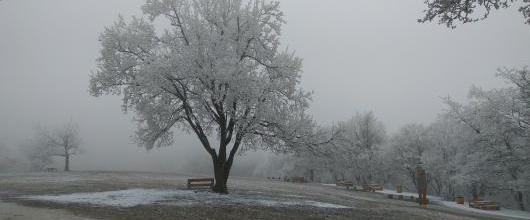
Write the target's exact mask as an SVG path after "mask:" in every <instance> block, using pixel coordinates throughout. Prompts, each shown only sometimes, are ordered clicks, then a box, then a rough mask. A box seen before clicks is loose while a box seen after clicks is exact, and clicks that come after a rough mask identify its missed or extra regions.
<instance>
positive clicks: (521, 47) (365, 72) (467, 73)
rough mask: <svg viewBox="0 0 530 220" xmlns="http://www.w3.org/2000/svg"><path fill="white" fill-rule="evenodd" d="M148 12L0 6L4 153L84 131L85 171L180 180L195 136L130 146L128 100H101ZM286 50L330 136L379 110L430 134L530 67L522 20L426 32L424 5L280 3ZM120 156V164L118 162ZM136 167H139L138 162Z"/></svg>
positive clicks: (528, 35)
mask: <svg viewBox="0 0 530 220" xmlns="http://www.w3.org/2000/svg"><path fill="white" fill-rule="evenodd" d="M142 4H143V0H91V1H81V0H46V1H42V0H3V1H0V142H3V143H6V144H7V145H10V146H16V145H17V144H18V143H19V142H21V141H23V140H24V139H26V138H28V137H29V136H30V135H31V132H32V129H33V127H34V126H35V125H37V124H41V125H43V126H48V127H54V126H58V125H61V124H64V123H66V122H67V121H68V120H70V119H71V120H73V121H75V122H77V123H78V124H79V127H80V130H81V134H82V139H83V146H84V148H85V151H86V152H85V154H84V155H82V156H80V157H79V158H78V159H77V160H75V161H74V162H73V167H74V169H76V168H77V169H81V168H83V169H143V170H157V169H159V170H169V169H171V168H172V167H175V166H180V165H179V163H182V161H184V158H189V156H184V155H183V154H182V153H179V151H178V149H179V147H180V148H187V149H197V150H195V151H186V152H192V153H193V155H200V156H202V157H207V155H206V153H205V152H202V149H201V148H199V142H198V141H197V140H196V138H195V136H193V135H189V134H185V133H179V134H177V138H176V140H177V143H176V144H175V145H176V146H172V147H169V148H164V149H156V150H154V151H151V152H148V153H146V151H145V150H144V149H141V148H138V147H137V146H136V145H135V144H134V143H132V141H131V139H130V135H131V134H133V132H134V128H135V124H134V122H132V121H131V118H132V115H130V114H129V115H126V114H124V113H123V112H122V111H121V107H120V105H121V100H120V97H110V96H104V97H99V98H94V97H91V96H90V95H89V94H88V92H87V90H88V76H89V74H90V71H91V70H94V68H95V59H96V58H97V57H98V52H99V49H100V45H99V42H98V36H99V34H100V33H101V32H102V31H103V29H104V27H105V26H109V25H111V24H112V23H113V22H114V21H115V20H116V19H117V17H118V15H119V14H121V15H123V16H124V17H126V18H128V17H130V16H131V15H140V6H141V5H142ZM281 8H282V10H283V11H284V12H285V18H286V20H287V24H286V25H285V26H284V27H283V37H282V42H283V45H284V46H288V47H289V48H290V49H293V50H295V51H296V53H297V55H298V56H300V57H302V58H303V59H304V62H303V65H304V68H303V69H304V73H303V78H302V85H303V87H304V88H305V89H307V90H312V91H314V96H313V104H312V107H311V112H312V114H313V116H314V118H315V119H316V120H317V121H319V122H320V123H322V124H330V123H332V122H334V121H338V120H345V119H348V118H349V117H351V116H352V115H353V114H354V113H355V112H356V111H368V110H372V111H373V112H374V113H375V114H376V116H377V117H378V118H379V119H380V120H381V121H382V122H383V123H384V124H385V125H386V127H387V130H389V131H390V132H393V131H395V130H397V129H398V128H399V127H400V126H403V125H404V124H407V123H411V122H417V123H425V124H427V123H430V122H432V121H433V120H434V119H435V117H436V115H437V114H438V113H439V112H440V111H441V110H442V109H443V108H444V106H443V104H442V102H441V100H440V97H442V96H447V95H450V96H453V97H455V98H457V99H458V100H465V97H466V95H467V91H468V89H469V88H470V86H471V85H473V84H475V85H478V86H482V87H485V88H492V87H498V86H502V85H503V82H502V81H500V80H498V79H496V78H495V76H494V75H495V71H496V68H498V67H502V66H507V67H522V66H525V65H528V64H530V26H529V25H525V24H524V23H523V18H522V16H521V15H520V14H519V13H518V12H517V10H516V8H511V9H506V10H501V11H494V12H492V14H491V16H490V18H489V19H487V20H485V21H482V22H480V23H476V24H471V25H460V26H458V27H457V29H448V28H446V27H445V26H440V25H437V24H419V23H417V22H416V19H418V18H419V17H420V16H421V14H422V10H423V9H424V5H423V0H415V1H392V0H386V1H383V0H377V1H366V0H364V1H356V0H340V1H339V0H330V1H322V0H287V1H281ZM118 155H120V156H118ZM131 161H134V164H131V163H130V162H131Z"/></svg>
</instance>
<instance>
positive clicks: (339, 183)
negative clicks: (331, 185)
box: [336, 180, 353, 189]
mask: <svg viewBox="0 0 530 220" xmlns="http://www.w3.org/2000/svg"><path fill="white" fill-rule="evenodd" d="M336 185H337V186H343V187H346V189H350V187H353V182H352V181H346V180H342V181H337V183H336Z"/></svg>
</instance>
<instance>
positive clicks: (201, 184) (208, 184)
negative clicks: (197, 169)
mask: <svg viewBox="0 0 530 220" xmlns="http://www.w3.org/2000/svg"><path fill="white" fill-rule="evenodd" d="M213 185H214V179H213V178H190V179H188V189H196V188H210V189H212V188H213Z"/></svg>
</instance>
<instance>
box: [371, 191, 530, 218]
mask: <svg viewBox="0 0 530 220" xmlns="http://www.w3.org/2000/svg"><path fill="white" fill-rule="evenodd" d="M376 192H377V193H382V194H385V195H387V194H391V195H403V196H405V197H409V196H413V197H414V198H417V197H418V194H417V193H411V192H402V193H398V192H396V191H395V190H389V189H385V190H383V191H376ZM427 198H428V199H429V201H430V202H431V203H434V204H440V205H443V206H446V207H449V208H454V209H459V210H463V211H466V212H475V213H481V214H488V215H494V216H503V217H511V218H520V219H530V212H524V211H518V210H512V209H504V208H502V209H501V210H482V209H476V208H471V207H469V204H468V203H467V202H466V203H465V204H464V205H459V204H456V202H454V201H443V200H442V198H440V197H437V196H427Z"/></svg>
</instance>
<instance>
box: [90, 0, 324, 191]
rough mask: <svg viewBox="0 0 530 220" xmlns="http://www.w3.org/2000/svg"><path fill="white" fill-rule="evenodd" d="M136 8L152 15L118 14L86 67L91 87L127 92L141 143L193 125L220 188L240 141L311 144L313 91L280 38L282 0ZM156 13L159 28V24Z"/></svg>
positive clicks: (176, 1)
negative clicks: (92, 65)
mask: <svg viewBox="0 0 530 220" xmlns="http://www.w3.org/2000/svg"><path fill="white" fill-rule="evenodd" d="M142 9H143V13H144V14H145V15H146V16H147V17H149V20H146V19H144V18H135V17H133V18H132V21H131V22H129V23H127V22H125V20H124V19H123V18H120V19H119V20H118V22H116V23H115V24H114V25H113V26H111V27H108V28H106V29H105V31H104V32H103V34H102V35H101V43H102V46H103V49H102V50H101V56H100V57H99V59H98V66H97V70H96V71H95V72H94V73H93V74H92V75H91V77H90V92H91V94H92V95H94V96H100V95H102V94H109V93H110V94H123V100H124V103H123V106H124V107H125V110H128V109H133V110H134V111H135V113H136V116H137V121H138V130H137V132H136V140H137V142H138V144H139V145H141V146H144V147H146V148H147V149H151V148H153V147H155V146H156V147H160V146H167V145H171V144H172V142H173V135H172V129H173V128H180V129H183V130H186V131H191V132H193V133H194V134H195V135H196V136H197V138H198V139H199V141H200V143H201V145H202V148H204V149H205V150H206V151H207V152H208V153H209V154H210V156H211V158H212V162H213V167H214V173H215V180H216V181H215V187H214V191H215V192H219V193H227V187H226V182H227V179H228V176H229V174H230V169H231V167H232V164H233V161H234V157H235V156H236V154H237V153H238V151H239V150H240V148H246V149H248V148H263V149H269V150H277V151H287V150H292V149H294V148H297V147H305V146H308V145H309V146H311V144H307V143H309V142H308V141H307V140H309V139H311V138H312V137H313V136H314V134H313V130H314V124H313V122H312V119H311V118H310V117H308V116H307V115H306V114H305V110H306V109H307V107H308V102H309V98H310V94H309V93H306V92H304V91H302V90H301V89H300V88H299V83H300V73H301V59H300V58H298V57H296V56H295V55H294V54H293V53H292V52H288V51H286V50H285V51H281V50H280V48H279V44H280V42H279V37H280V27H281V25H282V24H283V23H285V22H284V19H283V13H282V12H281V11H280V9H279V3H278V2H266V1H262V0H256V1H252V0H251V1H245V3H244V2H243V1H237V0H236V1H229V0H200V1H192V0H148V1H147V2H146V4H145V5H144V6H143V7H142ZM158 18H160V19H163V20H164V21H166V23H167V24H168V26H169V27H168V28H167V29H165V30H164V31H161V32H155V26H154V25H153V21H154V20H155V19H158ZM307 138H309V139H307ZM216 142H217V143H216ZM215 145H217V147H215Z"/></svg>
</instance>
